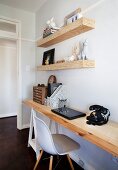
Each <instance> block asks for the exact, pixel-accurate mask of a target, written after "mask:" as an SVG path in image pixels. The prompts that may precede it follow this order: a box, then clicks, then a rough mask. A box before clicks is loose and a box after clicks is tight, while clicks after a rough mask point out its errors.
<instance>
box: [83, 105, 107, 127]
mask: <svg viewBox="0 0 118 170" xmlns="http://www.w3.org/2000/svg"><path fill="white" fill-rule="evenodd" d="M89 110H90V111H91V113H90V115H89V116H87V117H86V119H87V122H86V123H87V124H89V125H91V124H92V125H103V124H106V123H107V122H108V120H109V116H110V111H109V110H108V109H107V108H105V107H103V106H100V105H92V106H90V107H89Z"/></svg>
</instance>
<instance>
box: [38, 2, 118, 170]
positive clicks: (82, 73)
mask: <svg viewBox="0 0 118 170" xmlns="http://www.w3.org/2000/svg"><path fill="white" fill-rule="evenodd" d="M92 2H97V1H92ZM99 2H101V3H99V5H97V6H94V8H91V10H90V11H88V12H87V13H85V16H88V17H90V18H93V19H95V20H96V29H95V30H92V31H90V32H87V33H84V34H82V35H80V36H77V37H74V38H72V39H69V40H66V41H64V42H62V43H59V44H57V45H54V46H51V47H49V48H47V49H51V48H53V47H55V50H56V53H55V60H58V59H62V58H64V57H66V56H69V55H71V53H72V47H73V46H74V45H75V44H76V43H77V42H79V41H82V40H83V39H85V38H88V40H89V58H90V59H95V61H96V67H95V68H93V69H81V70H79V69H75V70H61V71H52V72H37V76H36V78H37V83H47V80H48V77H49V75H51V74H55V75H56V76H57V80H58V82H62V83H63V84H65V85H66V86H67V90H68V99H69V100H68V101H69V105H70V106H72V107H75V108H77V109H79V110H82V111H88V107H89V106H90V105H91V104H100V105H103V106H105V107H107V108H109V110H110V111H111V116H110V119H112V120H115V121H117V122H118V106H117V101H118V90H117V87H118V79H117V72H118V67H117V63H118V58H117V39H118V35H117V30H118V24H117V20H118V12H117V9H118V1H117V0H114V1H112V0H102V1H99ZM89 5H92V3H91V1H82V0H80V1H78V0H69V1H68V2H67V1H64V0H60V1H55V0H50V1H47V3H46V4H45V5H44V6H43V7H42V8H41V9H40V10H39V11H37V13H36V37H40V36H41V35H42V32H43V29H44V27H45V23H46V21H47V20H48V19H50V18H51V17H52V16H54V17H55V20H56V22H57V24H58V25H62V24H63V20H64V17H65V16H66V15H67V14H68V13H70V12H71V11H73V10H74V9H76V8H78V7H82V9H85V8H87V7H89ZM47 49H43V48H37V49H36V64H37V65H40V64H41V63H42V53H43V51H44V50H47ZM63 130H64V129H63ZM65 132H66V130H65ZM68 135H70V136H73V137H74V138H75V140H77V141H78V142H79V143H80V145H81V148H80V151H79V157H80V158H81V159H82V160H83V161H84V163H85V169H89V170H93V169H96V170H111V169H112V170H116V169H117V168H118V165H117V164H116V163H114V162H113V161H112V156H111V155H110V154H109V153H107V152H106V151H103V150H101V149H100V148H98V147H96V146H95V145H92V144H91V143H89V142H87V141H85V140H83V139H82V138H81V137H77V136H76V135H74V134H73V133H70V132H68ZM75 154H76V156H75V157H76V158H75V159H76V160H78V156H77V153H75Z"/></svg>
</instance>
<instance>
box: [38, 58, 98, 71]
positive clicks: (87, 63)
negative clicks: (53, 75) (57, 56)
mask: <svg viewBox="0 0 118 170" xmlns="http://www.w3.org/2000/svg"><path fill="white" fill-rule="evenodd" d="M94 67H95V61H94V60H77V61H72V62H64V63H55V64H50V65H41V66H38V67H37V70H39V71H52V70H65V69H77V68H78V69H80V68H94Z"/></svg>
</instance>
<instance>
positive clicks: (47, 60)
mask: <svg viewBox="0 0 118 170" xmlns="http://www.w3.org/2000/svg"><path fill="white" fill-rule="evenodd" d="M54 53H55V48H54V49H51V50H48V51H45V52H44V54H43V62H42V65H49V64H54Z"/></svg>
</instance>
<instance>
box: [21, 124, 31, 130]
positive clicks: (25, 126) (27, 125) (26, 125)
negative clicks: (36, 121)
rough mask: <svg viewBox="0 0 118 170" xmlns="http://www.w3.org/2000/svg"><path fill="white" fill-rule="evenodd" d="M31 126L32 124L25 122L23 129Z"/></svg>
mask: <svg viewBox="0 0 118 170" xmlns="http://www.w3.org/2000/svg"><path fill="white" fill-rule="evenodd" d="M29 127H30V124H24V125H23V126H22V129H26V128H29Z"/></svg>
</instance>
